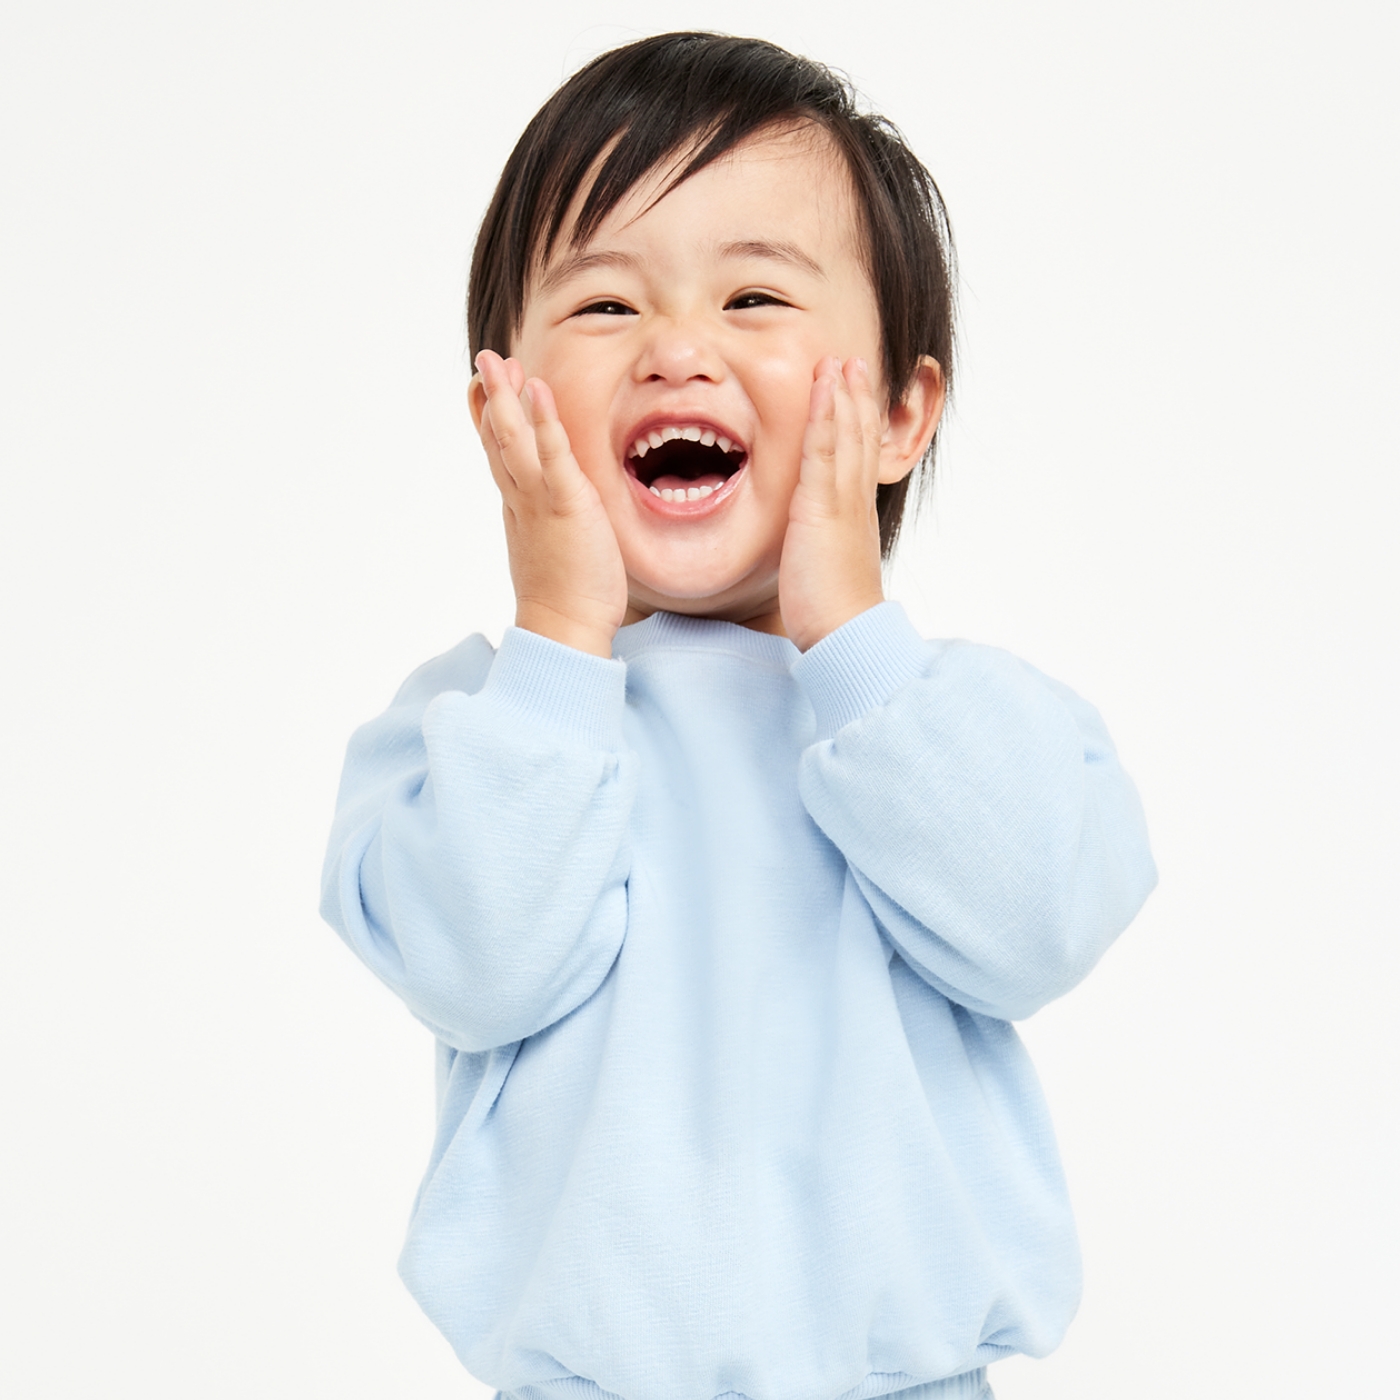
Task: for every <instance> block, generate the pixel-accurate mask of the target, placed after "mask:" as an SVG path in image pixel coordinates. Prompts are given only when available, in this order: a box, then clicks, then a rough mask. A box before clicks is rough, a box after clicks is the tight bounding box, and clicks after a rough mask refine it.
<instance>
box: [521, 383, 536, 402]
mask: <svg viewBox="0 0 1400 1400" xmlns="http://www.w3.org/2000/svg"><path fill="white" fill-rule="evenodd" d="M520 392H521V394H522V395H523V396H524V399H525V402H526V403H527V404H529V405H530V407H531V408H534V406H535V391H534V390H533V389H532V388H531V387H530V381H529V380H528V379H527V380H526V381H525V387H524V389H522V390H521V391H520Z"/></svg>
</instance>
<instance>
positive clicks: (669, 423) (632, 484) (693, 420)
mask: <svg viewBox="0 0 1400 1400" xmlns="http://www.w3.org/2000/svg"><path fill="white" fill-rule="evenodd" d="M679 427H686V428H701V429H706V428H708V429H710V430H711V431H713V432H714V434H715V436H716V437H724V438H728V439H729V440H730V441H731V442H732V443H733V444H734V446H735V447H737V448H741V449H742V450H743V454H744V455H743V459H742V461H741V462H740V464H739V466H738V468H737V469H736V470H735V471H734V472H733V473H732V474H731V475H730V476H729V477H727V478H726V479H725V481H724V483H723V484H722V485H720V486H717V487H715V489H714V490H713V491H712V492H711V493H710V494H709V495H708V496H706V497H704V498H703V499H702V500H698V501H676V500H671V501H663V500H662V499H661V497H660V496H656V495H653V494H652V492H651V489H650V488H649V487H647V486H644V485H643V484H642V482H641V481H640V479H639V478H638V477H636V476H635V475H634V474H633V472H632V471H631V470H630V468H629V466H628V463H629V462H630V461H631V453H632V444H633V443H635V442H636V441H637V439H638V438H639V437H643V436H645V435H646V434H647V433H650V432H654V431H656V430H658V429H661V428H679ZM619 455H620V457H621V459H622V472H623V475H624V476H625V477H626V478H627V485H628V488H629V489H630V490H631V492H632V493H633V495H634V496H635V497H636V499H637V500H638V502H639V504H641V505H643V506H645V507H646V509H647V510H649V511H651V512H652V513H653V514H654V515H659V516H661V517H662V518H663V519H669V520H696V519H700V518H702V517H704V516H708V515H713V514H714V513H715V512H716V511H717V510H720V509H722V508H723V506H724V504H725V502H727V501H728V500H729V499H730V497H731V496H733V494H734V491H735V489H736V487H737V485H738V483H739V481H740V480H741V478H742V477H743V476H744V475H745V474H746V473H747V471H748V466H749V446H748V442H747V440H746V438H745V436H744V434H742V433H738V432H735V430H734V429H733V428H732V427H730V426H729V424H727V423H724V422H722V421H721V420H719V419H717V418H715V417H713V416H712V415H711V414H708V413H687V412H686V411H685V409H684V408H681V407H679V406H676V407H673V408H671V409H669V410H668V411H665V412H658V413H650V414H648V415H647V416H646V417H645V418H640V419H638V420H637V422H636V423H634V424H633V425H632V426H631V427H630V428H629V429H628V430H627V435H626V437H625V438H624V439H623V442H622V447H621V450H620V454H619Z"/></svg>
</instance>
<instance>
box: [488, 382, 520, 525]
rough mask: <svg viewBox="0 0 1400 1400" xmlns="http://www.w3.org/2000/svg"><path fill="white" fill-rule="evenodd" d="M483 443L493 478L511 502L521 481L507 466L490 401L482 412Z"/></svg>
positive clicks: (497, 486)
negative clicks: (494, 423)
mask: <svg viewBox="0 0 1400 1400" xmlns="http://www.w3.org/2000/svg"><path fill="white" fill-rule="evenodd" d="M481 445H482V447H484V448H485V449H486V462H487V465H488V466H489V467H490V468H491V479H492V481H494V482H495V483H496V489H497V490H498V491H499V492H500V493H501V495H502V496H503V497H505V498H506V500H507V502H509V500H510V498H511V497H512V496H513V495H514V494H515V492H516V491H517V490H518V489H519V483H518V482H517V481H516V479H515V477H514V476H512V475H511V472H510V468H509V467H507V466H506V462H505V458H504V457H503V456H502V455H501V448H500V444H499V443H498V441H497V439H496V429H495V426H494V425H493V424H492V422H491V405H490V403H489V402H488V403H487V405H486V407H485V409H484V410H483V411H482V414H481Z"/></svg>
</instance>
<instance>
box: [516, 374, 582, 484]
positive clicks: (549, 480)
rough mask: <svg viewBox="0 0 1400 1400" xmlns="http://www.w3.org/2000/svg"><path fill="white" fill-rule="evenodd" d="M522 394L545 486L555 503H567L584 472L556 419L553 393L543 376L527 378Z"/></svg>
mask: <svg viewBox="0 0 1400 1400" xmlns="http://www.w3.org/2000/svg"><path fill="white" fill-rule="evenodd" d="M524 397H525V401H526V403H528V405H529V411H530V421H531V426H532V427H533V428H534V430H535V451H536V452H537V454H538V456H539V463H540V473H541V475H542V476H543V477H544V484H545V488H546V489H547V490H548V492H549V495H550V499H551V500H552V501H553V502H554V503H555V504H556V505H562V504H564V503H566V502H567V501H568V500H569V499H570V498H571V497H572V496H573V495H574V494H575V493H576V492H577V491H578V490H579V488H580V487H581V486H582V485H583V483H584V477H583V472H582V471H581V470H580V468H579V465H578V463H577V462H576V461H575V460H574V453H573V449H572V448H571V447H570V446H569V435H568V433H567V432H566V431H565V430H564V425H563V423H562V422H560V420H559V409H558V406H557V405H556V404H555V402H554V394H553V392H552V391H551V390H550V387H549V385H548V384H546V383H545V382H544V380H543V379H527V380H526V381H525V386H524Z"/></svg>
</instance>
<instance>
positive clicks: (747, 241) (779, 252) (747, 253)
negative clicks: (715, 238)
mask: <svg viewBox="0 0 1400 1400" xmlns="http://www.w3.org/2000/svg"><path fill="white" fill-rule="evenodd" d="M719 255H720V257H722V258H762V259H767V260H768V261H769V262H781V263H788V264H789V265H791V266H793V267H800V268H801V269H802V270H803V271H804V272H810V273H811V274H812V276H813V277H821V278H823V279H825V277H826V273H825V272H824V271H823V270H822V267H821V264H820V263H818V262H817V261H816V260H815V259H814V258H811V257H809V256H808V255H807V254H806V253H804V252H803V251H802V249H801V248H799V247H798V246H797V244H796V243H772V242H769V241H768V240H767V239H763V238H743V239H739V240H738V241H736V242H733V243H722V244H721V245H720V249H719Z"/></svg>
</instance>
